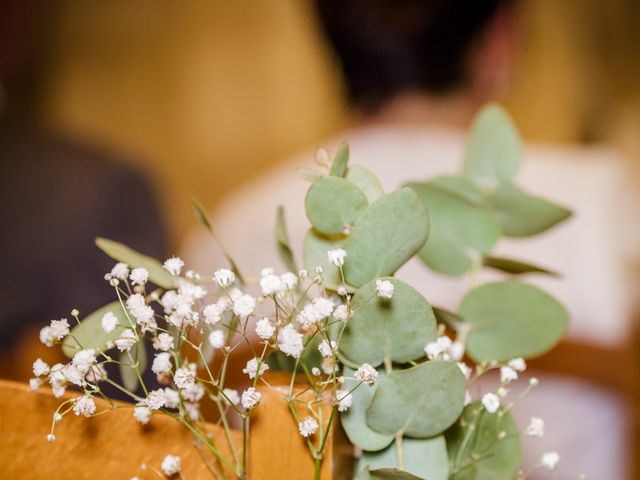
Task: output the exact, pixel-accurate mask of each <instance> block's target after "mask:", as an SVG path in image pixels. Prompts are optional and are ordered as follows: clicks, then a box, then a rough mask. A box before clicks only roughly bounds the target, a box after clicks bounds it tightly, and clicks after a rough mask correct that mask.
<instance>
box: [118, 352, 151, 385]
mask: <svg viewBox="0 0 640 480" xmlns="http://www.w3.org/2000/svg"><path fill="white" fill-rule="evenodd" d="M119 368H120V376H121V377H122V384H123V385H124V387H125V388H126V389H127V390H130V391H132V392H135V391H136V390H137V389H138V384H139V383H140V382H139V379H138V375H137V374H136V370H137V371H138V372H139V373H140V376H142V372H144V371H145V369H146V368H147V351H146V350H145V346H144V341H143V340H141V341H139V342H138V343H136V344H135V345H134V346H133V348H132V349H131V350H130V351H129V352H121V353H120V365H119Z"/></svg>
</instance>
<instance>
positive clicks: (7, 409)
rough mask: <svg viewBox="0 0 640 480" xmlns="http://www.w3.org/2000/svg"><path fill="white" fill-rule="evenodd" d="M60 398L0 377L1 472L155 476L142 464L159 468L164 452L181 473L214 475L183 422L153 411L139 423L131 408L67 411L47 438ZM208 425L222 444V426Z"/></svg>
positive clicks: (7, 475)
mask: <svg viewBox="0 0 640 480" xmlns="http://www.w3.org/2000/svg"><path fill="white" fill-rule="evenodd" d="M67 398H68V397H67ZM61 402H62V400H61V399H57V398H55V397H53V396H52V395H51V394H50V393H49V392H48V390H46V389H41V390H38V391H35V392H33V391H30V390H29V388H28V386H25V385H22V384H19V383H15V382H8V381H0V425H1V426H2V433H1V434H0V478H2V479H25V480H26V479H28V480H40V479H42V480H44V479H47V480H57V479H85V478H86V479H91V480H100V479H105V480H106V479H109V480H114V479H129V478H131V477H133V476H134V475H137V476H138V477H140V478H141V479H143V480H144V479H154V478H155V479H157V478H158V476H157V475H156V474H155V473H154V472H152V471H150V470H149V469H148V470H147V471H143V470H142V469H141V465H142V464H146V465H147V466H149V467H154V468H156V469H158V470H159V467H160V463H161V462H162V459H163V458H164V456H165V455H167V454H174V455H179V456H180V457H181V458H182V464H183V471H184V476H185V478H186V479H188V480H194V479H195V480H200V479H210V478H213V477H212V475H211V474H210V473H209V472H208V471H207V469H206V467H205V465H204V463H203V461H202V460H201V457H200V453H199V452H198V450H197V449H196V448H195V447H194V446H193V436H192V435H191V434H190V433H189V432H188V431H187V430H186V429H185V428H184V427H183V426H181V425H180V424H178V423H177V422H176V421H174V420H172V419H171V418H169V417H166V416H162V415H155V416H154V417H153V418H152V419H151V422H150V423H149V424H148V425H147V426H144V427H143V426H141V425H140V424H138V423H137V422H136V421H135V420H134V419H133V418H132V410H131V409H130V408H122V409H116V410H113V411H110V412H108V413H106V414H104V415H99V416H97V417H93V418H88V419H87V418H84V417H76V416H75V415H73V414H67V415H65V416H64V418H63V420H62V421H61V422H60V423H59V424H58V425H57V426H56V437H57V439H56V441H55V442H53V443H48V442H47V439H46V437H47V434H48V433H49V429H50V427H51V419H52V415H53V412H54V411H55V409H56V408H57V407H58V405H59V404H60V403H61ZM106 408H108V404H107V403H106V402H99V403H98V411H100V410H104V409H106ZM210 429H211V431H213V432H215V434H216V436H217V438H219V441H218V442H216V444H217V445H219V448H220V449H221V450H222V451H225V450H227V449H226V448H225V447H226V442H225V441H224V439H223V432H222V431H221V430H219V429H216V428H215V427H213V426H210ZM234 438H235V440H236V441H237V442H238V443H239V444H241V436H240V434H239V433H237V432H234ZM226 456H229V454H228V453H226Z"/></svg>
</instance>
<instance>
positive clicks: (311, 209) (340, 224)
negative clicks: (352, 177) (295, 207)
mask: <svg viewBox="0 0 640 480" xmlns="http://www.w3.org/2000/svg"><path fill="white" fill-rule="evenodd" d="M304 205H305V210H306V212H307V218H308V219H309V221H310V222H311V225H313V226H314V228H316V229H317V230H318V231H320V232H322V233H325V234H339V233H342V232H343V231H344V230H345V229H346V228H350V227H351V225H353V224H354V223H355V221H356V220H357V219H358V217H359V216H360V215H361V214H362V212H364V211H365V209H366V208H367V205H368V202H367V197H365V195H364V193H362V190H360V189H359V188H358V187H356V186H355V185H354V184H353V183H351V182H350V181H348V180H345V179H344V178H339V177H325V178H321V179H320V180H316V181H315V182H313V185H311V187H310V188H309V191H308V192H307V195H306V197H305V200H304Z"/></svg>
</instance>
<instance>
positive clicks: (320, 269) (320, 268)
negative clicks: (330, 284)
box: [315, 265, 324, 275]
mask: <svg viewBox="0 0 640 480" xmlns="http://www.w3.org/2000/svg"><path fill="white" fill-rule="evenodd" d="M315 272H316V273H317V274H318V275H320V274H322V272H324V268H322V266H320V265H318V266H317V267H316V268H315Z"/></svg>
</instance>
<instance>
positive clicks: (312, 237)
mask: <svg viewBox="0 0 640 480" xmlns="http://www.w3.org/2000/svg"><path fill="white" fill-rule="evenodd" d="M345 238H346V237H345V236H344V235H334V236H331V237H329V236H327V235H323V234H321V233H319V232H316V231H315V230H313V229H311V230H309V232H307V235H306V236H305V237H304V241H303V244H302V255H303V257H304V267H305V268H306V269H307V270H309V274H310V275H314V271H315V269H316V267H322V270H323V273H322V276H323V278H324V286H325V288H328V289H329V290H337V289H338V288H339V287H340V286H341V285H343V282H342V278H341V277H340V270H339V269H338V267H336V266H335V265H334V264H332V263H331V262H329V259H328V258H327V252H328V251H329V250H332V249H334V248H338V247H341V246H342V245H343V244H344V240H345ZM347 258H348V257H347ZM344 287H345V288H346V289H347V291H348V292H354V291H355V289H354V288H352V287H350V286H349V285H344Z"/></svg>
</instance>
